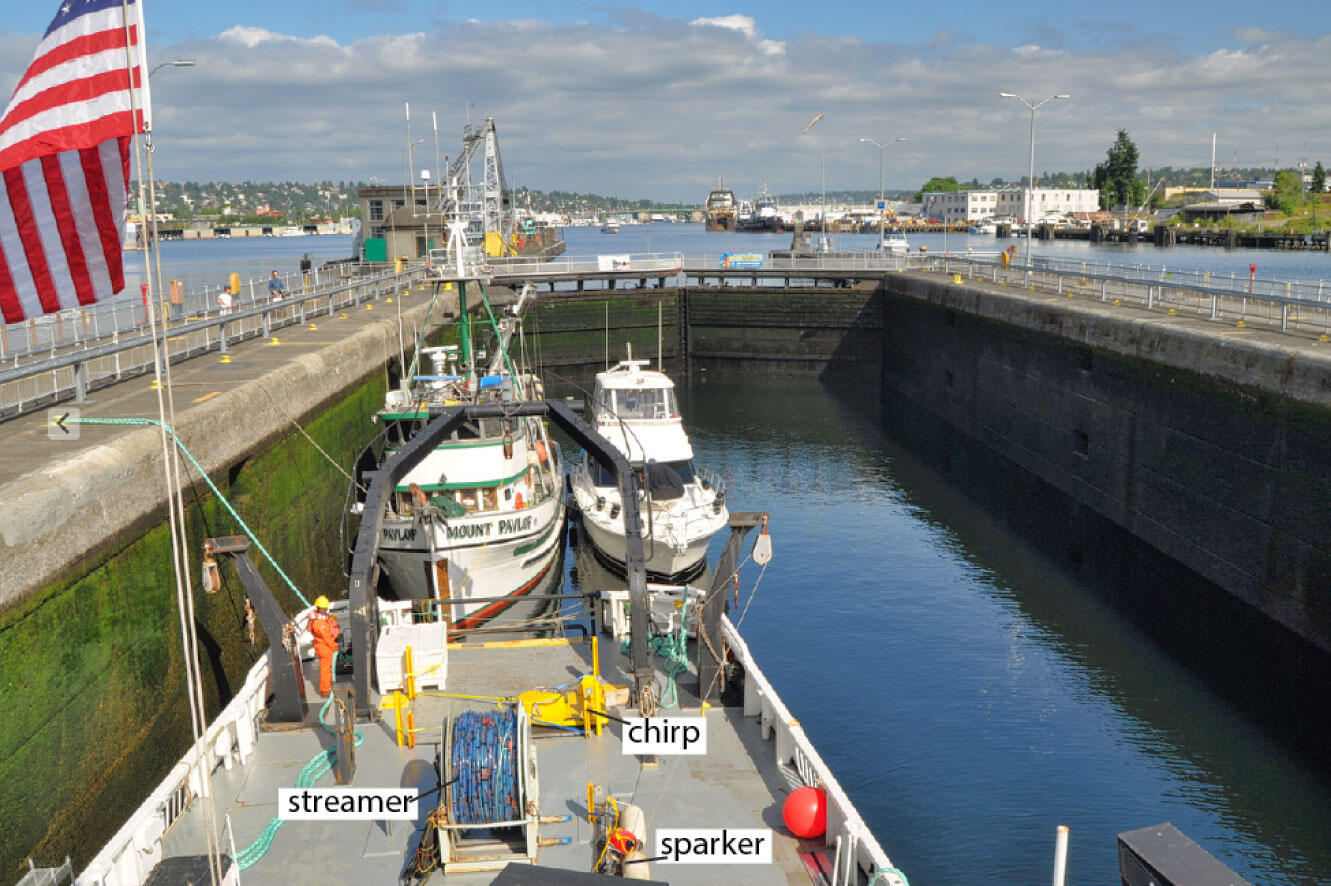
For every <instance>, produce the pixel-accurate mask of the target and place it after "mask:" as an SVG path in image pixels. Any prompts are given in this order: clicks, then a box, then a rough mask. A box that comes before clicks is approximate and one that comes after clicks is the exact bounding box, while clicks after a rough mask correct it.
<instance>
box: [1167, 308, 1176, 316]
mask: <svg viewBox="0 0 1331 886" xmlns="http://www.w3.org/2000/svg"><path fill="white" fill-rule="evenodd" d="M1177 313H1178V311H1176V310H1174V309H1173V308H1170V309H1169V315H1170V316H1171V317H1172V316H1174V315H1175V314H1177Z"/></svg>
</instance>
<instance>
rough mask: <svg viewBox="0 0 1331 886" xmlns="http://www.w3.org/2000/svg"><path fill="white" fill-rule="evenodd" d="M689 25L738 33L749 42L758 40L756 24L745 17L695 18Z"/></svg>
mask: <svg viewBox="0 0 1331 886" xmlns="http://www.w3.org/2000/svg"><path fill="white" fill-rule="evenodd" d="M689 24H691V25H695V26H700V27H712V28H725V29H726V30H728V31H739V32H740V33H741V34H743V35H744V36H745V37H748V38H749V39H750V40H757V39H758V23H757V22H755V21H754V20H753V19H752V18H751V17H750V16H747V15H722V16H717V17H715V18H695V19H694V20H693V21H691V22H689Z"/></svg>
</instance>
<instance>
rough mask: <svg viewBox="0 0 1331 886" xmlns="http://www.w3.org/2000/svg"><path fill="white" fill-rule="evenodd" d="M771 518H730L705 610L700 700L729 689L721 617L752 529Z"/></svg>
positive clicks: (746, 514)
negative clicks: (727, 590)
mask: <svg viewBox="0 0 1331 886" xmlns="http://www.w3.org/2000/svg"><path fill="white" fill-rule="evenodd" d="M766 519H767V512H766V511H741V512H739V513H736V514H731V515H730V523H729V526H730V538H728V539H726V549H725V550H724V551H722V552H721V559H720V560H718V561H717V563H716V573H715V574H714V575H713V576H712V586H711V588H709V589H708V591H707V599H706V601H705V602H704V603H703V607H702V631H703V637H702V642H701V643H699V644H698V701H700V702H703V701H707V700H709V699H710V698H712V697H713V695H714V694H715V696H717V697H719V696H720V695H721V693H722V691H724V690H725V688H726V677H725V662H724V661H722V660H721V656H722V652H721V615H722V613H724V612H725V611H726V609H727V605H728V604H727V595H726V585H728V584H730V582H731V580H732V579H733V578H734V576H735V570H736V569H737V568H738V567H737V566H736V564H737V563H739V549H740V545H741V544H742V543H743V541H744V536H746V535H748V534H749V530H750V529H752V528H753V527H755V526H758V525H760V524H761V523H762V522H763V521H764V520H766Z"/></svg>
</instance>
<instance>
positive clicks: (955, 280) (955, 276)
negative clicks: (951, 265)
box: [952, 274, 961, 284]
mask: <svg viewBox="0 0 1331 886" xmlns="http://www.w3.org/2000/svg"><path fill="white" fill-rule="evenodd" d="M952 282H953V283H957V284H960V283H961V275H960V274H953V275H952Z"/></svg>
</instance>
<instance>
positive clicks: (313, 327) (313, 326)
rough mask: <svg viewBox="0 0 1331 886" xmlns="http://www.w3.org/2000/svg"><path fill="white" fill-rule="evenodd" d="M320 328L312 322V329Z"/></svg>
mask: <svg viewBox="0 0 1331 886" xmlns="http://www.w3.org/2000/svg"><path fill="white" fill-rule="evenodd" d="M318 328H319V327H318V326H315V325H314V324H313V323H311V324H310V329H311V330H315V329H318Z"/></svg>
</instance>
